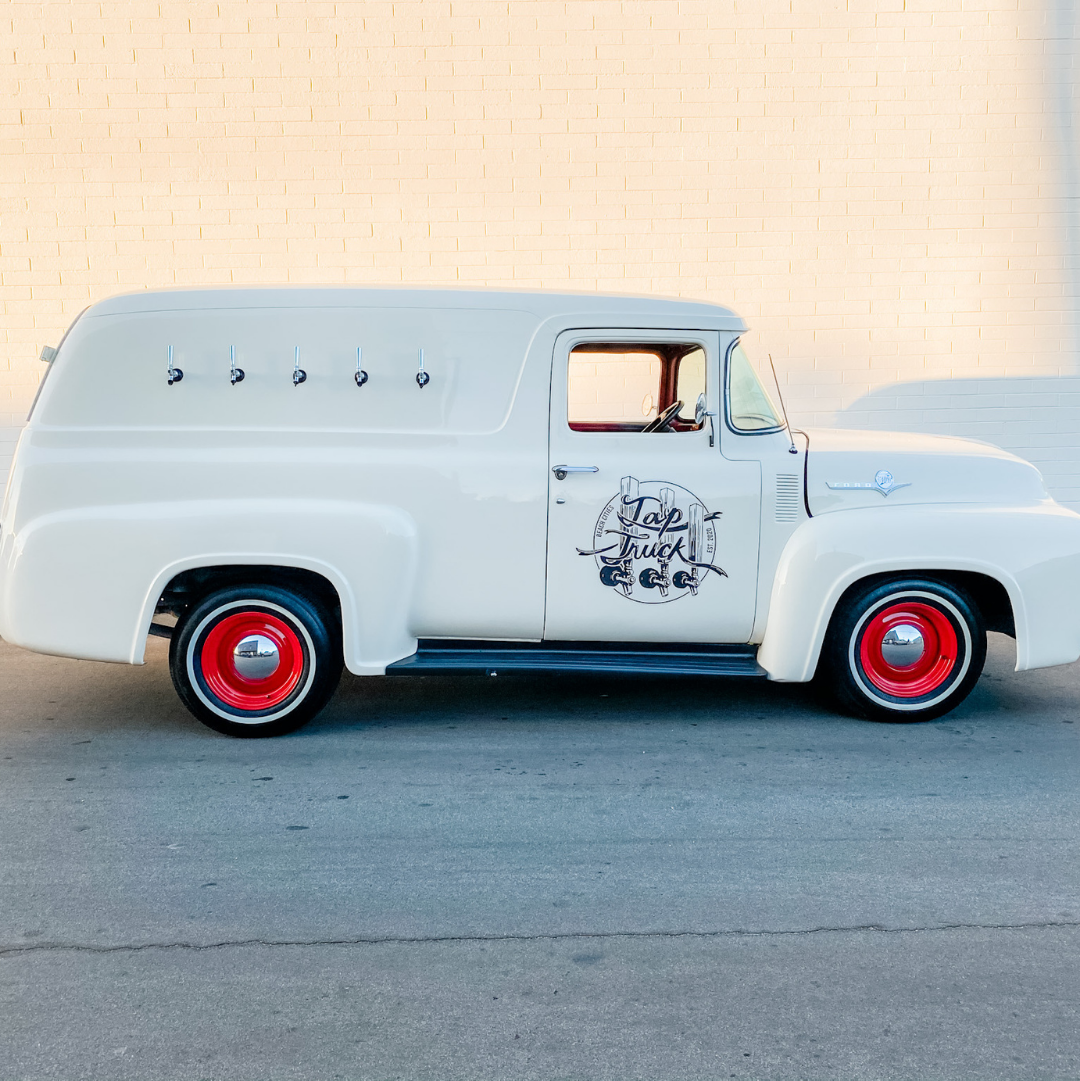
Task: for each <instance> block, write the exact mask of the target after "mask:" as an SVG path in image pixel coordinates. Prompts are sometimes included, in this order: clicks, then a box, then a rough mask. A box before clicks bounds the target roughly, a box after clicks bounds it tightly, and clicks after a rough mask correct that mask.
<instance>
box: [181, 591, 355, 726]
mask: <svg viewBox="0 0 1080 1081" xmlns="http://www.w3.org/2000/svg"><path fill="white" fill-rule="evenodd" d="M341 667H342V665H341V642H340V632H339V630H338V627H337V621H336V620H335V619H333V618H331V617H330V616H329V615H328V613H326V612H324V611H323V610H322V608H321V606H319V605H317V604H315V603H314V602H313V601H311V600H310V599H308V598H307V597H303V596H301V595H299V594H297V593H292V592H290V591H288V590H285V589H279V588H277V587H273V586H251V587H235V588H232V589H223V590H220V591H219V592H217V593H214V594H211V595H210V596H209V597H207V598H205V599H204V600H203V601H202V602H201V603H200V604H198V605H196V606H194V607H193V608H192V609H190V610H189V611H188V612H186V613H185V614H184V617H183V619H182V620H181V621H180V623H179V625H178V626H177V630H176V633H175V634H174V636H173V639H172V646H171V648H170V652H169V669H170V672H171V673H172V677H173V683H174V685H175V686H176V690H177V692H178V693H179V695H180V697H181V698H182V699H183V701H184V704H185V705H186V706H187V707H188V709H190V710H191V712H192V713H194V714H195V716H196V717H198V718H199V720H201V721H202V722H203V723H204V724H207V725H209V726H210V727H211V728H214V729H216V730H217V731H219V732H224V733H226V734H227V735H232V736H273V735H279V734H280V733H282V732H289V731H291V730H293V729H294V728H298V727H299V726H300V725H302V724H304V723H305V722H306V721H308V720H310V719H311V718H312V717H313V716H314V715H315V714H316V713H318V712H319V710H320V709H322V707H323V706H324V705H326V703H327V701H328V700H329V698H330V696H331V695H332V694H333V692H334V688H335V687H336V686H337V681H338V677H339V676H340V674H341Z"/></svg>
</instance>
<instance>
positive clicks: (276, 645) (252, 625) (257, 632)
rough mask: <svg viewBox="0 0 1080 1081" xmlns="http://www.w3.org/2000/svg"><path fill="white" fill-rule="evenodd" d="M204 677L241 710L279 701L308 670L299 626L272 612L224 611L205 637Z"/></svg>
mask: <svg viewBox="0 0 1080 1081" xmlns="http://www.w3.org/2000/svg"><path fill="white" fill-rule="evenodd" d="M199 659H200V662H201V668H202V675H203V679H205V680H206V683H207V685H208V687H209V689H210V690H211V691H212V692H213V693H214V694H215V695H217V697H218V698H220V699H221V700H222V701H223V702H226V703H227V704H228V705H230V706H233V707H235V708H236V709H243V710H263V709H269V708H271V707H272V706H277V705H280V704H281V703H282V702H284V701H285V699H286V698H288V697H289V695H290V694H292V692H293V691H294V690H295V688H296V685H297V683H299V682H300V677H301V676H302V675H303V674H304V644H303V642H301V640H300V636H299V635H298V634H297V632H296V630H295V629H294V628H293V627H291V626H289V624H287V623H286V622H285V621H284V620H282V619H279V618H278V617H277V616H275V615H271V614H270V613H269V612H262V611H239V612H234V613H232V614H230V615H227V616H225V617H224V618H223V619H221V620H219V621H218V622H217V623H215V624H214V625H213V627H212V628H211V629H210V632H209V633H208V634H207V635H206V636H205V637H204V638H203V640H202V646H201V648H200V651H199Z"/></svg>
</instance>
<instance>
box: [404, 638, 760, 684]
mask: <svg viewBox="0 0 1080 1081" xmlns="http://www.w3.org/2000/svg"><path fill="white" fill-rule="evenodd" d="M437 672H484V673H488V674H490V675H497V674H498V673H499V672H610V673H620V674H627V675H631V674H634V675H667V676H671V675H678V676H764V675H765V669H764V668H762V667H761V666H760V665H759V664H758V663H757V649H756V648H755V647H754V646H713V645H699V644H697V643H687V644H671V645H668V644H660V643H653V642H649V643H642V644H637V643H634V644H629V643H626V642H536V643H533V642H522V643H513V642H474V641H468V640H460V641H457V640H454V641H452V640H449V639H439V638H422V639H420V643H419V647H418V648H417V650H416V652H415V653H414V654H413V655H412V656H411V657H405V658H403V659H402V660H400V661H395V662H394V663H393V664H388V665H387V666H386V674H387V675H388V676H410V675H429V674H432V673H437Z"/></svg>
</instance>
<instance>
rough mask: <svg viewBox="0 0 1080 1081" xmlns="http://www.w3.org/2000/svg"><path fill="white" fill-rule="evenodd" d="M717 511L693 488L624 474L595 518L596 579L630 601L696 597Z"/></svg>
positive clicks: (591, 552) (710, 555)
mask: <svg viewBox="0 0 1080 1081" xmlns="http://www.w3.org/2000/svg"><path fill="white" fill-rule="evenodd" d="M719 517H720V512H719V511H716V512H714V513H712V514H710V513H709V511H708V510H707V509H706V508H705V504H704V503H702V502H701V500H700V499H698V498H697V496H696V495H694V493H693V492H690V491H687V489H685V488H683V487H681V486H680V485H678V484H672V483H671V481H661V480H642V481H639V480H637V479H636V478H634V477H623V479H622V482H621V484H620V487H619V494H618V495H616V496H614V497H613V498H612V499H610V500H609V501H608V502H607V504H606V505H605V506H604V509H603V510H602V511H601V512H600V517H599V518H597V519H596V527H595V529H594V530H593V544H592V547H591V548H579V549H578V554H579V555H583V556H592V557H593V558H594V559H595V560H596V566H597V570H598V572H599V576H600V581H601V583H602V584H603V585H605V586H609V587H610V588H612V589H614V590H616V591H618V592H619V593H620V594H622V596H624V597H626V598H627V599H628V600H632V601H638V602H640V603H641V604H666V603H667V602H668V601H675V600H678V599H679V598H680V597H685V596H686V595H687V594H690V595H692V596H695V597H696V596H697V593H698V590H699V589H700V588H701V584H702V582H703V581H704V580H705V577H706V576H707V575H708V574H709V572H710V571H712V572H714V573H716V574H720V575H723V576H724V577H727V572H726V571H724V570H722V569H721V568H720V567H718V566H716V565H715V563H714V562H713V560H714V558H715V556H716V526H715V525H714V522H715V520H716V519H717V518H719Z"/></svg>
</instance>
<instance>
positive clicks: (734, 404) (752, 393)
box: [728, 342, 784, 432]
mask: <svg viewBox="0 0 1080 1081" xmlns="http://www.w3.org/2000/svg"><path fill="white" fill-rule="evenodd" d="M728 422H729V423H730V424H731V426H732V428H735V429H736V430H737V431H740V432H760V431H765V430H767V429H771V428H781V427H783V424H784V422H783V419H782V418H781V416H780V412H779V410H778V409H777V408H776V406H775V405H773V403H772V399H771V398H770V397H769V395H768V392H767V391H766V390H765V388H764V387H763V386H762V385H761V383H760V381H759V380H758V377H757V373H756V372H755V371H754V366H753V365H752V364H751V363H750V358H749V357H748V356H747V355H746V352H745V351H744V350H743V347H742V342H736V343H735V344H734V345H733V346H732V347H731V352H729V353H728Z"/></svg>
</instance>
